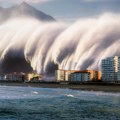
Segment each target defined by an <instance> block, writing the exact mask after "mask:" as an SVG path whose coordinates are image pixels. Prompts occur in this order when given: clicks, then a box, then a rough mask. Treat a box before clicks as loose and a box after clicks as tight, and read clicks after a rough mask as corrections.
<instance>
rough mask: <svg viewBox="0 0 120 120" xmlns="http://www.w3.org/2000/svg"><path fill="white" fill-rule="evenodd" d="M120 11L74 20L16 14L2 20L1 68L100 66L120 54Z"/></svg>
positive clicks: (40, 70) (51, 69)
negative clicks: (61, 20) (45, 18)
mask: <svg viewBox="0 0 120 120" xmlns="http://www.w3.org/2000/svg"><path fill="white" fill-rule="evenodd" d="M119 48H120V15H119V14H110V13H106V14H103V15H100V16H99V17H96V18H86V19H80V20H78V21H77V22H75V23H74V24H70V23H63V22H56V21H55V22H47V23H46V22H42V21H39V20H37V19H33V18H28V19H27V18H13V19H10V20H8V21H6V22H4V23H1V24H0V70H1V71H2V72H10V71H23V72H25V71H31V70H35V71H37V73H43V74H44V73H54V71H55V69H57V66H59V68H60V69H66V70H67V69H69V70H83V69H87V68H92V69H96V70H97V69H98V68H99V66H100V61H101V59H103V58H105V57H110V56H114V55H120V49H119Z"/></svg>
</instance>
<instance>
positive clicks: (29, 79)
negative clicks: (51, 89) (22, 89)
mask: <svg viewBox="0 0 120 120" xmlns="http://www.w3.org/2000/svg"><path fill="white" fill-rule="evenodd" d="M41 80H42V75H39V74H37V73H29V74H27V77H26V81H27V82H39V81H41Z"/></svg>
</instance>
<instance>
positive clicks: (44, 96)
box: [0, 86, 120, 120]
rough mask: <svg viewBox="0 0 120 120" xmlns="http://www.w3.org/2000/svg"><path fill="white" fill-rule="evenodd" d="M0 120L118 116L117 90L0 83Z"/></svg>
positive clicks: (119, 97) (104, 119)
mask: <svg viewBox="0 0 120 120" xmlns="http://www.w3.org/2000/svg"><path fill="white" fill-rule="evenodd" d="M0 120H120V94H119V93H105V92H93V91H78V90H70V89H58V88H57V89H55V88H54V89H52V88H33V87H12V86H0Z"/></svg>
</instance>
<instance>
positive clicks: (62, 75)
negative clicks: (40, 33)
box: [55, 70, 101, 81]
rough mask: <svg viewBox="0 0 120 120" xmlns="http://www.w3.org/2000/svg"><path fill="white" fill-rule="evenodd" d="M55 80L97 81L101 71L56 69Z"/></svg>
mask: <svg viewBox="0 0 120 120" xmlns="http://www.w3.org/2000/svg"><path fill="white" fill-rule="evenodd" d="M55 76H56V80H57V81H74V80H75V81H90V80H91V81H97V80H101V72H100V71H95V70H57V71H56V75H55Z"/></svg>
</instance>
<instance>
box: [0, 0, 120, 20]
mask: <svg viewBox="0 0 120 120" xmlns="http://www.w3.org/2000/svg"><path fill="white" fill-rule="evenodd" d="M23 1H26V2H28V3H29V4H31V5H32V6H34V7H35V8H37V9H39V10H42V11H43V12H45V13H47V14H50V15H51V16H53V17H54V18H56V19H58V20H60V21H61V20H62V21H71V22H72V21H76V20H78V19H79V18H84V17H94V16H97V15H99V14H102V13H106V12H112V13H120V0H0V6H4V7H9V6H13V5H15V4H20V3H21V2H23Z"/></svg>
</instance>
